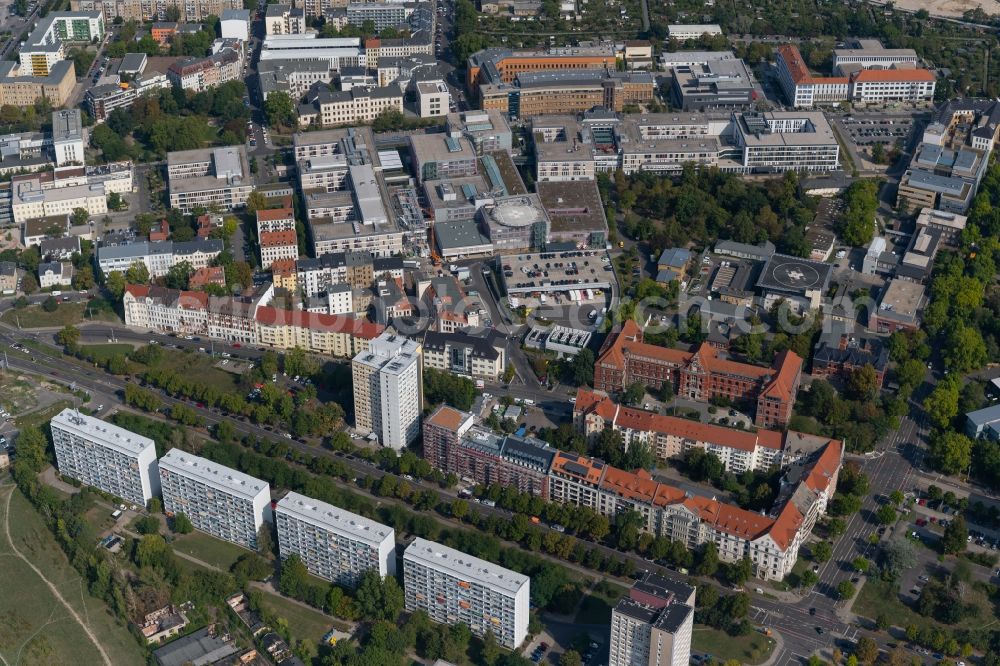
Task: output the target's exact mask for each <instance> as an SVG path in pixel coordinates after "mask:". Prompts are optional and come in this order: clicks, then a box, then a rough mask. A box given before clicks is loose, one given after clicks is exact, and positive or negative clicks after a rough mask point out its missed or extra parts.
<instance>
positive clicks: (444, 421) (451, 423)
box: [427, 405, 468, 432]
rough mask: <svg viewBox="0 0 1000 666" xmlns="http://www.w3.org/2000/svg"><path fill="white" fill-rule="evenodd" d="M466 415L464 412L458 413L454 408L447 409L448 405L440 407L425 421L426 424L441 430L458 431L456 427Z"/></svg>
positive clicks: (462, 421)
mask: <svg viewBox="0 0 1000 666" xmlns="http://www.w3.org/2000/svg"><path fill="white" fill-rule="evenodd" d="M467 417H468V414H466V413H465V412H460V411H458V410H457V409H455V408H454V407H449V406H448V405H441V407H439V408H438V410H437V411H436V412H434V413H433V414H432V415H431V416H430V418H428V419H427V422H428V423H431V424H433V425H436V426H440V427H442V428H447V429H448V430H451V431H453V432H454V431H456V430H458V426H460V425H462V424H463V423H464V422H465V420H466V418H467Z"/></svg>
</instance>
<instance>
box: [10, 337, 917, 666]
mask: <svg viewBox="0 0 1000 666" xmlns="http://www.w3.org/2000/svg"><path fill="white" fill-rule="evenodd" d="M111 330H112V327H103V326H88V327H84V328H83V329H81V332H82V334H83V337H84V341H87V342H106V341H107V339H108V338H109V337H111V335H110V334H109V331H111ZM113 330H114V338H113V339H116V340H118V341H120V342H125V341H132V342H148V341H149V340H150V339H156V338H157V336H156V335H155V334H150V333H139V332H132V331H126V330H122V329H120V328H117V327H114V328H113ZM23 337H25V336H24V335H23V332H22V331H17V330H11V329H9V328H8V327H0V345H4V346H5V345H9V344H11V343H14V342H17V341H18V340H19V339H22V338H23ZM35 337H36V339H37V340H38V341H39V342H42V343H46V344H49V345H52V344H53V343H52V341H51V333H38V334H37V335H36V336H35ZM159 337H161V338H163V339H165V340H166V341H169V342H170V343H171V344H177V345H179V346H184V345H201V346H204V345H207V344H209V343H208V342H197V341H186V340H181V339H178V338H169V337H167V336H159ZM221 349H227V350H232V352H231V353H234V354H238V355H240V356H243V357H250V358H255V357H258V356H259V355H260V354H261V353H262V351H261V350H257V349H248V348H245V347H244V348H239V349H233V348H231V347H228V346H223V345H217V346H216V351H220V350H221ZM52 353H53V354H54V356H53V357H47V356H46V355H44V354H41V353H37V352H36V353H34V354H33V355H30V356H29V355H28V354H24V353H21V352H15V351H9V350H8V351H7V359H8V363H9V364H10V367H11V368H13V369H16V370H20V371H24V372H28V373H35V374H41V375H45V376H47V377H48V378H49V379H51V380H53V381H61V382H63V383H66V384H70V383H75V384H76V386H77V387H78V388H81V389H85V390H91V391H97V392H100V393H103V394H109V393H116V392H117V393H119V395H120V392H122V391H124V387H125V385H126V383H127V382H126V380H124V379H122V378H120V377H115V376H113V375H109V374H107V373H105V372H102V371H100V370H95V369H94V368H93V367H91V366H89V365H88V364H86V363H83V362H80V361H76V360H74V359H70V358H68V357H65V356H61V355H60V353H59V350H58V349H57V348H55V346H54V345H53V347H52ZM518 391H526V389H523V388H521V387H512V389H511V393H512V394H515V393H517V392H518ZM542 393H544V394H545V395H546V396H549V400H550V402H554V400H552V398H551V394H549V393H548V392H544V391H543V392H542ZM158 395H159V397H160V398H161V400H162V401H163V403H164V404H165V405H167V406H170V405H174V404H184V405H186V406H188V407H193V406H194V405H193V403H191V402H189V401H184V400H178V399H174V398H171V397H169V396H167V395H165V394H163V393H162V392H158ZM915 400H916V398H915ZM561 404H563V405H565V407H564V408H563V409H564V411H565V410H566V409H567V408H569V409H571V406H570V405H569V404H568V403H566V402H565V401H562V403H561ZM196 409H197V408H196ZM198 412H199V413H200V414H201V416H202V417H203V418H204V420H205V423H206V424H207V425H208V426H213V425H215V424H217V423H219V422H221V421H223V420H228V421H230V422H231V423H232V425H233V426H234V428H235V430H236V431H237V432H238V433H240V434H250V435H254V436H255V437H258V438H262V439H272V440H273V439H278V441H281V439H280V437H281V434H282V433H280V432H275V431H273V430H268V429H266V428H264V427H261V426H258V425H256V424H253V423H251V422H248V421H245V420H242V419H236V418H231V417H228V416H225V415H223V414H221V413H219V412H216V411H212V410H208V409H198ZM924 432H925V429H924V428H923V427H922V426H920V425H919V424H918V423H917V422H915V421H912V420H911V419H904V420H903V422H902V425H901V427H900V429H899V431H898V432H897V433H895V434H894V436H893V437H892V438H890V440H889V441H887V442H884V443H883V445H882V447H881V448H880V450H881V451H882V452H883V453H882V454H881V455H880V456H878V457H873V458H871V459H870V460H868V461H866V462H865V463H864V464H863V465H862V468H863V470H864V471H865V472H866V473H867V474H869V476H870V479H871V487H872V488H874V489H878V491H879V492H880V493H886V494H887V493H889V492H891V491H892V490H895V489H897V488H898V489H901V490H906V489H907V483H909V481H908V480H909V478H910V476H911V472H912V468H911V467H910V465H909V463H908V462H907V461H906V460H905V459H904V458H903V457H902V456H901V455H900V454H899V452H898V447H899V444H900V443H901V442H914V441H916V440H917V438H919V437H921V436H923V433H924ZM286 443H287V444H288V445H289V446H290V447H293V448H295V449H297V450H299V451H302V452H304V453H307V454H309V455H318V456H328V457H330V458H334V459H339V460H341V461H342V462H343V463H344V464H345V465H346V466H347V467H348V468H349V469H351V470H352V472H353V473H354V474H355V475H356V476H358V477H363V476H366V475H367V476H371V477H372V478H374V479H380V478H381V477H383V476H385V475H386V474H387V473H388V472H384V471H383V470H380V469H378V468H377V467H375V466H374V465H373V464H371V463H369V462H367V461H365V460H363V459H361V458H357V457H355V456H352V455H346V454H342V453H335V452H332V451H329V450H326V449H323V448H321V447H319V446H316V445H312V444H309V443H306V442H300V441H297V440H294V439H288V440H287V441H286ZM399 478H400V479H401V480H402V477H399ZM407 481H408V482H409V483H411V484H412V485H415V486H418V487H421V488H424V489H429V490H435V491H436V492H438V493H440V494H441V495H443V496H445V497H446V498H447V499H450V498H452V497H455V491H453V490H441V489H440V488H438V486H437V485H436V484H430V483H422V482H420V481H417V480H414V481H409V480H407ZM352 490H354V492H359V493H362V492H363V491H362V490H360V489H352ZM876 506H877V505H876V503H875V500H874V499H872V498H868V499H866V500H865V503H864V508H863V509H862V511H861V512H860V513H859V514H857V515H856V516H854V517H853V518H852V519H851V520H850V521H849V524H848V527H847V532H846V533H845V535H844V536H843V537H841V539H840V541H839V542H838V543H837V546H836V547H835V549H834V557H833V558H832V559H831V561H830V563H828V564H826V565H825V566H823V567H822V568H821V570H820V572H819V573H820V583H819V584H818V585H817V586H816V588H815V589H814V590H813V591H811V592H809V593H808V594H806V595H804V596H803V597H801V599H799V600H797V601H787V600H780V599H776V598H774V597H773V596H765V595H763V594H759V593H757V592H756V591H755V585H754V583H753V582H752V581H751V582H750V583H748V584H747V591H748V592H749V593H750V596H751V603H752V606H753V612H752V616H751V619H752V620H753V621H754V622H755V623H758V624H760V625H762V626H765V627H768V628H770V629H773V630H775V631H776V632H778V633H779V634H780V636H781V637H782V639H783V647H782V649H781V651H780V652H779V653H778V655H776V658H775V660H774V662H773V663H774V664H776V665H778V666H782V665H784V664H797V663H805V662H806V661H807V660H808V657H809V655H811V654H812V653H813V652H814V651H816V650H821V649H830V648H832V647H835V646H836V647H840V648H841V649H845V648H849V646H850V643H851V642H853V641H854V640H856V639H857V637H858V636H859V635H862V634H863V635H869V636H871V637H872V638H874V639H875V640H876V642H878V643H879V644H880V645H881V646H882V647H885V646H886V643H887V642H890V641H892V640H893V639H892V638H891V637H888V636H886V635H885V634H884V633H883V634H873V633H871V632H868V631H866V630H863V629H859V628H858V627H855V626H852V625H850V624H848V623H846V622H844V621H843V620H841V619H840V618H839V617H838V616H837V614H836V611H837V604H838V603H840V602H838V601H837V600H835V599H833V598H832V597H831V596H830V593H829V590H832V589H833V588H835V587H836V585H837V583H839V581H840V580H843V579H844V578H850V577H852V573H851V572H850V567H849V562H850V560H851V559H853V558H854V557H856V556H857V555H858V554H862V553H864V552H866V548H867V547H868V544H867V541H866V538H867V535H868V534H870V533H871V531H873V530H874V529H876V528H877V527H876V525H875V522H874V517H873V513H874V510H875V507H876ZM476 509H477V511H479V512H480V513H482V514H486V515H495V516H498V517H500V518H503V519H509V517H510V514H509V513H508V512H507V511H505V510H503V509H500V508H498V507H487V506H484V505H478V506H477V507H476ZM442 520H446V519H442ZM540 528H541V529H543V530H548V529H549V528H548V527H547V526H545V525H542V526H540ZM580 541H581V543H582V544H584V545H585V546H587V547H594V548H597V549H598V550H599V551H600V552H602V553H603V554H604V555H605V556H606V557H614V558H615V559H618V560H628V561H630V562H631V563H632V564H633V565H634V566H635V568H636V569H637V570H639V571H641V570H643V569H650V568H652V569H659V567H656V566H655V565H653V564H650V563H649V562H647V561H645V560H644V559H643V558H641V557H639V556H638V555H635V554H632V553H623V552H620V551H617V550H615V549H612V548H608V547H606V546H603V545H598V544H594V543H592V542H590V541H586V540H582V539H581V540H580ZM869 554H870V553H869ZM550 559H553V560H554V561H559V562H560V563H561V564H565V565H566V566H571V567H573V568H575V569H580V567H575V566H574V565H569V564H567V563H565V562H562V561H560V560H556V559H555V558H550ZM660 572H661V573H663V574H664V575H667V576H672V577H677V574H674V573H672V572H669V571H666V570H662V569H660ZM594 575H599V574H597V573H596V572H594ZM619 582H621V581H619ZM720 587H721V586H720ZM811 609H815V610H814V611H813V613H814V614H811V612H810V611H811ZM818 630H819V631H818Z"/></svg>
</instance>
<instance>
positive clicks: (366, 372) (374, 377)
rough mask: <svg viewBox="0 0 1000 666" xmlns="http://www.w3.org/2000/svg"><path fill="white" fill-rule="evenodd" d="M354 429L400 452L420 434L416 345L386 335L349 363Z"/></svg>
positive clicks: (420, 387) (420, 376)
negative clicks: (352, 386)
mask: <svg viewBox="0 0 1000 666" xmlns="http://www.w3.org/2000/svg"><path fill="white" fill-rule="evenodd" d="M351 371H352V374H353V376H354V419H355V427H356V428H357V429H358V430H361V431H364V432H371V433H373V434H374V435H375V436H376V437H377V438H378V441H379V443H380V444H381V445H382V446H386V447H390V448H393V449H395V450H396V451H401V450H402V449H404V448H405V447H406V446H407V445H408V444H409V443H410V442H412V441H413V440H414V439H416V438H417V436H418V435H419V434H420V412H421V410H422V409H423V403H424V400H423V397H424V396H423V367H422V361H421V348H420V345H419V343H417V342H414V341H413V340H410V339H408V338H404V337H402V336H398V335H392V334H390V333H383V334H382V335H380V336H379V337H378V338H376V339H374V340H372V341H371V344H370V345H369V346H368V349H367V350H365V351H363V352H361V353H359V354H357V355H356V356H355V357H354V360H353V361H352V362H351Z"/></svg>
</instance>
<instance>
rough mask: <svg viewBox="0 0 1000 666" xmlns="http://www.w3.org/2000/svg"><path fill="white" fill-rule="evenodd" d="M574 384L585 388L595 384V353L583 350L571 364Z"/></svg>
mask: <svg viewBox="0 0 1000 666" xmlns="http://www.w3.org/2000/svg"><path fill="white" fill-rule="evenodd" d="M570 373H571V375H572V378H573V383H574V384H576V385H577V386H585V385H590V384H593V383H594V352H592V351H590V350H589V349H587V348H584V349H581V350H580V353H578V354H577V355H576V356H575V357H574V358H573V362H572V363H571V364H570Z"/></svg>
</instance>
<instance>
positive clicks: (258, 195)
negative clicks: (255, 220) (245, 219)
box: [247, 190, 267, 215]
mask: <svg viewBox="0 0 1000 666" xmlns="http://www.w3.org/2000/svg"><path fill="white" fill-rule="evenodd" d="M265 208H267V197H265V196H264V193H263V192H261V191H259V190H254V191H253V192H251V193H250V195H249V196H248V197H247V212H248V213H249V214H251V215H253V214H255V213H256V212H257V211H258V210H264V209H265Z"/></svg>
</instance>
